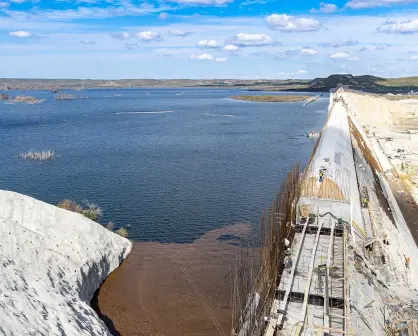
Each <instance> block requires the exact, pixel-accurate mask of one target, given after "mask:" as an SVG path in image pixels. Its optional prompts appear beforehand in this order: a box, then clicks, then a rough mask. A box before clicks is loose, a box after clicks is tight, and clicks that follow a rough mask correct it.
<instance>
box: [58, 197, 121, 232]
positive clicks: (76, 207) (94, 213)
mask: <svg viewBox="0 0 418 336" xmlns="http://www.w3.org/2000/svg"><path fill="white" fill-rule="evenodd" d="M84 203H85V204H86V208H83V207H82V206H81V205H80V204H78V203H76V202H74V201H71V200H69V199H64V200H62V201H61V202H59V203H58V204H57V207H59V208H61V209H65V210H68V211H72V212H76V213H79V214H82V215H84V216H85V217H87V218H88V219H91V220H93V221H95V222H99V219H100V216H102V214H103V211H102V209H101V208H99V207H98V206H97V205H96V204H94V203H89V202H88V201H85V202H84ZM103 226H104V227H105V228H106V229H108V230H109V231H112V232H114V233H116V234H118V235H119V236H121V237H123V238H128V230H127V229H125V228H120V229H118V230H116V231H115V224H113V222H109V223H107V224H106V225H103Z"/></svg>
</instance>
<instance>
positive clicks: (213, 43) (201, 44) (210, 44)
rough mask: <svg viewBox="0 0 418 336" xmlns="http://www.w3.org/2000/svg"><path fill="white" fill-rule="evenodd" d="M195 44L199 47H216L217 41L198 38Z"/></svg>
mask: <svg viewBox="0 0 418 336" xmlns="http://www.w3.org/2000/svg"><path fill="white" fill-rule="evenodd" d="M197 45H198V46H199V47H204V48H216V47H218V43H217V42H216V41H215V40H200V41H199V42H197Z"/></svg>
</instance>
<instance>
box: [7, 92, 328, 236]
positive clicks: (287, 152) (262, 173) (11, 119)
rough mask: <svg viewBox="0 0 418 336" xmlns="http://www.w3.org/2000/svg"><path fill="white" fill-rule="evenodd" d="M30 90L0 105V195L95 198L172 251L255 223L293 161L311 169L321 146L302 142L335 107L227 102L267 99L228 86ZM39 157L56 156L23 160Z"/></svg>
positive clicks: (120, 221)
mask: <svg viewBox="0 0 418 336" xmlns="http://www.w3.org/2000/svg"><path fill="white" fill-rule="evenodd" d="M8 93H9V94H10V95H15V94H18V93H21V92H8ZM25 94H27V95H32V96H36V97H38V98H46V100H45V101H44V102H43V103H41V104H35V105H26V104H7V103H4V102H0V139H1V145H0V158H1V160H2V162H1V165H0V189H7V190H13V191H16V192H20V193H23V194H27V195H30V196H33V197H35V198H38V199H41V200H43V201H46V202H48V203H52V204H56V203H58V202H59V201H60V200H62V199H66V198H67V199H71V200H74V201H76V202H78V203H83V202H84V201H86V200H87V201H89V202H91V203H95V204H97V205H99V206H100V207H101V208H102V209H103V217H102V219H101V222H102V223H106V222H107V221H110V220H111V221H112V222H114V223H115V225H116V226H117V227H121V226H125V227H126V226H128V231H129V238H131V239H133V240H139V241H158V242H176V243H186V242H192V241H193V240H195V239H196V238H198V237H200V236H202V235H203V234H204V233H206V232H208V231H210V230H213V229H216V228H221V227H224V226H226V225H230V224H234V223H242V222H244V223H250V224H252V225H255V224H256V223H257V222H258V219H259V217H260V214H261V211H262V210H263V209H264V208H265V207H267V206H268V205H269V203H270V202H271V200H272V198H273V196H274V194H275V193H276V192H277V191H278V189H279V187H280V183H281V181H282V179H283V177H284V176H285V175H286V173H287V171H288V168H289V167H290V165H291V164H292V163H294V162H299V163H301V164H302V165H304V164H305V163H306V161H307V159H308V157H309V155H310V153H311V151H312V148H313V145H314V141H312V140H310V139H308V138H307V137H306V134H307V133H308V132H309V131H312V130H316V131H319V130H320V128H321V127H322V125H323V123H324V120H325V118H326V114H327V112H326V109H327V106H328V95H326V94H325V95H324V97H323V98H321V99H319V100H318V101H317V102H315V103H312V104H310V105H308V106H306V107H303V106H302V105H303V103H257V102H242V101H235V100H232V99H229V98H228V97H229V96H231V95H236V94H263V93H262V92H252V93H251V92H250V93H247V92H245V93H244V92H243V91H239V90H232V89H231V90H227V89H184V88H181V89H139V90H138V89H130V90H113V89H106V90H105V89H102V90H84V91H81V92H76V93H74V92H73V93H72V94H74V95H75V96H77V97H78V98H77V99H74V100H68V101H57V100H54V95H53V94H52V93H50V92H47V91H29V92H25ZM276 94H280V93H276ZM80 97H88V99H87V98H86V99H81V98H80ZM31 149H34V150H46V149H52V150H54V151H55V152H56V153H57V157H56V158H55V159H54V160H52V161H48V162H31V161H24V160H21V159H19V158H17V157H16V153H19V152H26V151H28V150H31Z"/></svg>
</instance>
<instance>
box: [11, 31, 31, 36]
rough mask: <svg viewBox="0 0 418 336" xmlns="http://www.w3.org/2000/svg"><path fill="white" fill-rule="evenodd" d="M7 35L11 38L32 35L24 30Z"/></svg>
mask: <svg viewBox="0 0 418 336" xmlns="http://www.w3.org/2000/svg"><path fill="white" fill-rule="evenodd" d="M9 35H10V36H13V37H29V36H31V35H32V34H31V33H29V32H27V31H24V30H18V31H14V32H10V33H9Z"/></svg>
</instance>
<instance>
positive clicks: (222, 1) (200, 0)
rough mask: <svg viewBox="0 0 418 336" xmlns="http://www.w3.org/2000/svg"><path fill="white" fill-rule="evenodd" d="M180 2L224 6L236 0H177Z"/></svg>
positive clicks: (176, 0)
mask: <svg viewBox="0 0 418 336" xmlns="http://www.w3.org/2000/svg"><path fill="white" fill-rule="evenodd" d="M173 2H176V3H179V4H196V5H202V6H224V5H226V4H228V3H231V2H234V0H175V1H173Z"/></svg>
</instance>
